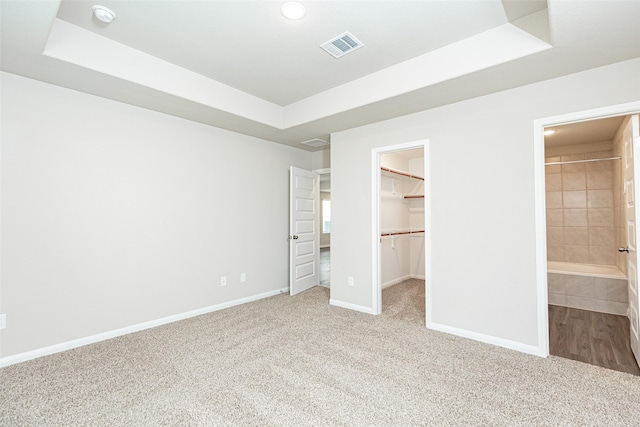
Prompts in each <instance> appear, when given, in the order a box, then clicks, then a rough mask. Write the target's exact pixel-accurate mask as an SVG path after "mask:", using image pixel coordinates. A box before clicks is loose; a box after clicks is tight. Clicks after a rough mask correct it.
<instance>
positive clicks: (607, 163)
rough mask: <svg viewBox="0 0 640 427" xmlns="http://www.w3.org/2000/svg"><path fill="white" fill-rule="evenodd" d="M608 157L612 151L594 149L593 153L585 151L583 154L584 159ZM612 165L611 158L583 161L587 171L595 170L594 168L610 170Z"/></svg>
mask: <svg viewBox="0 0 640 427" xmlns="http://www.w3.org/2000/svg"><path fill="white" fill-rule="evenodd" d="M609 157H613V151H612V150H608V151H595V152H593V153H586V154H585V155H584V158H585V159H607V158H609ZM612 166H613V161H612V160H603V161H600V162H589V163H585V167H586V169H587V172H588V171H596V170H610V169H611V167H612Z"/></svg>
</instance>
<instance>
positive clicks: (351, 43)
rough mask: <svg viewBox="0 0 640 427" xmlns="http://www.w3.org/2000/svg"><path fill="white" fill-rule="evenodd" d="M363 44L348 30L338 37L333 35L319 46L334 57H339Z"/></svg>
mask: <svg viewBox="0 0 640 427" xmlns="http://www.w3.org/2000/svg"><path fill="white" fill-rule="evenodd" d="M362 46H364V45H363V44H362V43H361V42H360V40H358V39H357V38H355V37H354V36H353V34H351V33H350V32H348V31H347V32H346V33H342V34H340V35H339V36H338V37H335V38H333V39H331V40H329V41H328V42H326V43H325V44H323V45H320V47H321V48H323V49H324V50H326V51H327V52H329V53H330V54H331V55H332V56H333V57H334V58H340V57H341V56H344V55H346V54H347V53H349V52H353V51H354V50H356V49H359V48H361V47H362Z"/></svg>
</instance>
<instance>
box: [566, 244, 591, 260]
mask: <svg viewBox="0 0 640 427" xmlns="http://www.w3.org/2000/svg"><path fill="white" fill-rule="evenodd" d="M564 257H565V260H566V261H567V262H579V263H588V262H589V247H588V246H575V245H565V247H564Z"/></svg>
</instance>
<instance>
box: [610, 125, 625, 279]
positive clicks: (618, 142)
mask: <svg viewBox="0 0 640 427" xmlns="http://www.w3.org/2000/svg"><path fill="white" fill-rule="evenodd" d="M624 124H625V123H623V124H622V125H621V126H620V129H624ZM623 146H624V143H623V140H622V134H620V133H618V135H616V139H614V141H613V156H614V157H623V153H624V147H623ZM611 163H613V214H614V222H615V225H616V247H621V246H622V247H624V246H627V236H626V228H625V224H626V223H627V211H626V208H625V195H624V193H623V190H624V179H623V175H624V159H621V160H614V161H613V162H611ZM616 266H617V267H618V270H620V271H622V272H623V273H624V274H627V254H626V253H624V252H617V253H616Z"/></svg>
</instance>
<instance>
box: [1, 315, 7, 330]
mask: <svg viewBox="0 0 640 427" xmlns="http://www.w3.org/2000/svg"><path fill="white" fill-rule="evenodd" d="M6 327H7V315H6V314H0V329H4V328H6Z"/></svg>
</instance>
